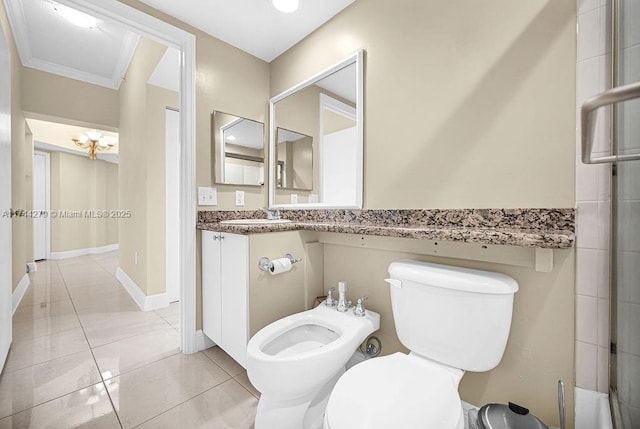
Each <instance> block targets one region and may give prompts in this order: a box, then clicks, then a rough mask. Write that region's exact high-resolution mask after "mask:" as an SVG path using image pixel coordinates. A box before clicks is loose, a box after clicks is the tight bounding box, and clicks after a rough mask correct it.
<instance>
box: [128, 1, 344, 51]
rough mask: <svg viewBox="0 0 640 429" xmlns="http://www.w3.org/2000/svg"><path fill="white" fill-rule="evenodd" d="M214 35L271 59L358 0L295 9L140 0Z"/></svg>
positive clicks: (268, 3) (303, 3) (306, 3)
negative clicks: (280, 10)
mask: <svg viewBox="0 0 640 429" xmlns="http://www.w3.org/2000/svg"><path fill="white" fill-rule="evenodd" d="M140 1H142V3H146V4H148V5H149V6H151V7H153V8H155V9H158V10H160V11H162V12H164V13H166V14H168V15H171V16H174V17H176V18H178V19H179V20H181V21H184V22H186V23H187V24H190V25H192V26H194V27H196V28H197V29H199V30H202V31H204V32H205V33H208V34H210V35H211V36H213V37H215V38H218V39H220V40H223V41H225V42H227V43H229V44H230V45H233V46H235V47H237V48H240V49H242V50H243V51H246V52H248V53H250V54H251V55H253V56H256V57H258V58H261V59H263V60H265V61H267V62H271V61H272V60H273V59H274V58H276V57H277V56H278V55H280V54H281V53H283V52H284V51H286V50H287V49H289V48H290V47H292V46H293V45H295V44H296V43H298V42H299V41H300V40H302V39H303V38H304V37H305V36H307V35H308V34H310V33H312V32H313V31H314V30H315V29H316V28H318V27H320V26H321V25H322V24H324V23H325V22H327V21H328V20H330V19H331V18H332V17H333V16H335V15H337V14H338V12H340V11H341V10H342V9H344V8H345V7H347V6H349V5H350V4H351V3H353V2H354V1H355V0H300V7H299V8H298V10H296V11H295V12H292V13H282V12H279V11H277V10H276V9H275V8H274V7H273V6H272V4H271V0H226V1H223V0H213V1H212V0H181V1H176V0H140Z"/></svg>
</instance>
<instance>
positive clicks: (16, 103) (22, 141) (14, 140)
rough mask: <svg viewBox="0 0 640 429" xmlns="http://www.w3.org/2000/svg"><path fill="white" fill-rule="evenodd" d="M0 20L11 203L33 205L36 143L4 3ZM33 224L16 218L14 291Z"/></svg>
mask: <svg viewBox="0 0 640 429" xmlns="http://www.w3.org/2000/svg"><path fill="white" fill-rule="evenodd" d="M0 22H1V23H2V29H3V31H4V34H5V38H6V40H7V44H8V45H9V54H10V56H11V206H12V208H14V209H23V210H29V209H31V208H32V197H31V196H32V191H31V185H30V183H31V174H32V172H33V146H32V141H31V139H30V138H28V137H27V133H28V131H27V129H26V124H25V121H24V116H23V114H22V94H21V76H20V58H19V57H18V51H17V49H16V45H15V42H14V39H13V34H12V33H11V27H10V26H9V21H8V19H7V14H6V10H5V8H4V5H3V6H2V7H0ZM31 229H33V224H32V222H31V220H30V219H29V218H25V217H22V218H19V217H15V218H13V221H12V223H11V235H12V252H11V253H12V283H13V290H15V288H16V287H17V286H18V283H19V282H20V280H21V279H22V277H23V276H24V275H25V273H26V272H27V262H31V261H33V241H30V238H32V237H33V236H32V233H31V232H30V230H31Z"/></svg>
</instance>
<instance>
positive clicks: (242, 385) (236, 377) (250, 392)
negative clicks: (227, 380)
mask: <svg viewBox="0 0 640 429" xmlns="http://www.w3.org/2000/svg"><path fill="white" fill-rule="evenodd" d="M238 377H239V376H238V375H236V376H235V377H231V378H232V379H233V380H235V381H236V383H238V384H239V385H240V386H241V387H242V388H243V389H244V390H246V391H247V392H249V395H251V396H253V397H254V398H256V400H257V401H259V400H260V398H258V397H257V396H256V395H254V394H253V392H252V391H251V390H249V389H247V388H246V387H245V385H244V384H242V383H240V380H238ZM249 383H251V380H249ZM254 389H255V388H254ZM256 390H257V389H256Z"/></svg>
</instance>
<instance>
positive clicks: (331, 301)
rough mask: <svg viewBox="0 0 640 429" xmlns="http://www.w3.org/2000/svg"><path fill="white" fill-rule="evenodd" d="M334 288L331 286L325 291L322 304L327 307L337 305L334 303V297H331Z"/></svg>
mask: <svg viewBox="0 0 640 429" xmlns="http://www.w3.org/2000/svg"><path fill="white" fill-rule="evenodd" d="M335 290H336V288H334V287H332V288H331V289H329V291H328V292H327V299H326V301H325V302H324V305H326V306H327V307H335V306H336V305H337V304H336V299H335V298H334V297H333V292H335Z"/></svg>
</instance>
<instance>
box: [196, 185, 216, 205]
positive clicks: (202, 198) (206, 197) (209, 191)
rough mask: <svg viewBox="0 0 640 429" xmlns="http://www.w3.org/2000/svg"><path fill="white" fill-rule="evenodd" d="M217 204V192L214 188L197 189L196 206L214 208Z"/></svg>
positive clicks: (200, 187)
mask: <svg viewBox="0 0 640 429" xmlns="http://www.w3.org/2000/svg"><path fill="white" fill-rule="evenodd" d="M217 204H218V190H217V189H216V188H205V187H202V186H199V187H198V205H199V206H215V205H217Z"/></svg>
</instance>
